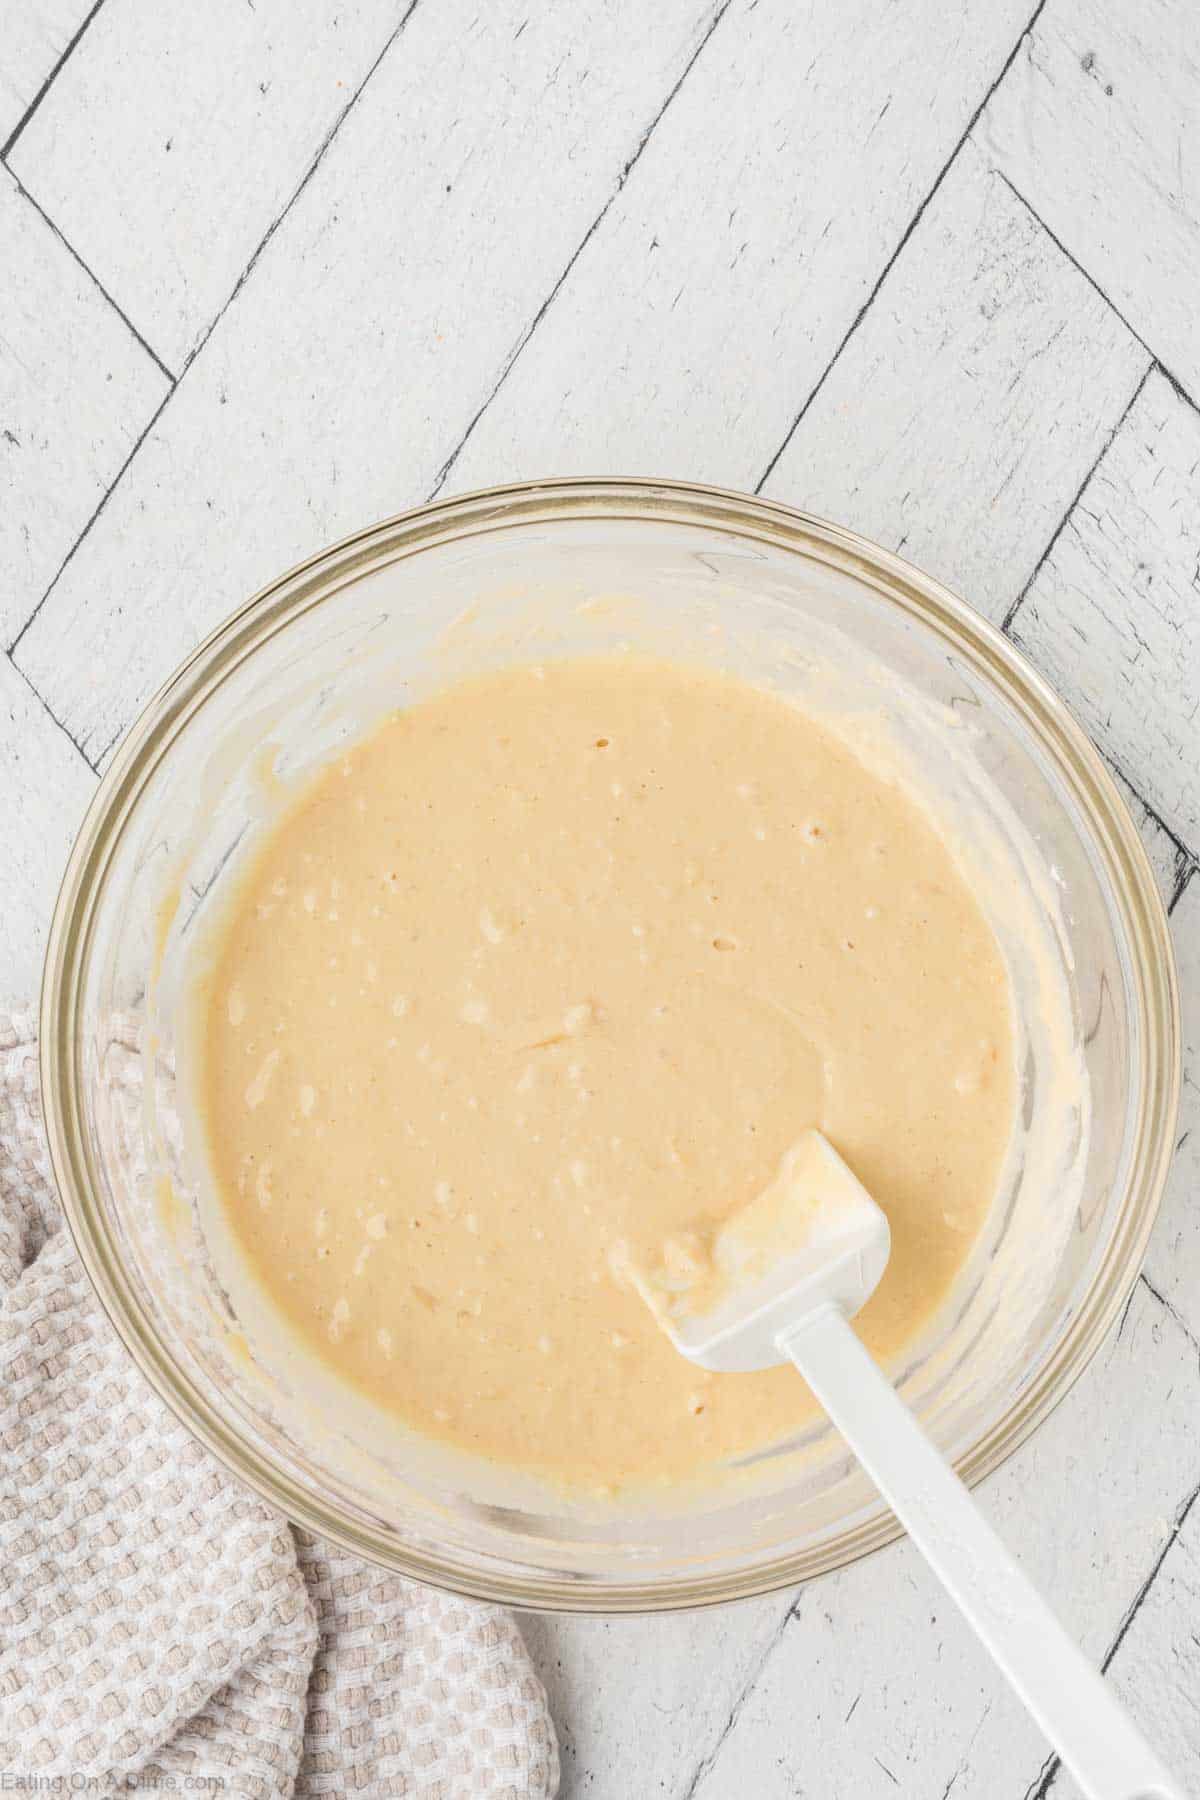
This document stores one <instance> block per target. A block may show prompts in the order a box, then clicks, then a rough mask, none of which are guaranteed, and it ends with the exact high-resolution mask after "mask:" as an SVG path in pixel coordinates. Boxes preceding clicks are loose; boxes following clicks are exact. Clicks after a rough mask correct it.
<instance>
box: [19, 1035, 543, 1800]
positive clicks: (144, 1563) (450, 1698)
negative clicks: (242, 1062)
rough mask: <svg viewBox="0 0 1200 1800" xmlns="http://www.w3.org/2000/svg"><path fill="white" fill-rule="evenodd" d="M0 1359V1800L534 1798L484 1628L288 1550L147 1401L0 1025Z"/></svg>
mask: <svg viewBox="0 0 1200 1800" xmlns="http://www.w3.org/2000/svg"><path fill="white" fill-rule="evenodd" d="M0 1357H2V1359H3V1389H2V1392H0V1770H3V1772H4V1777H5V1780H6V1782H7V1783H8V1785H10V1786H11V1785H13V1783H14V1782H15V1780H16V1779H17V1778H18V1777H26V1778H27V1780H26V1786H27V1788H28V1789H29V1790H30V1791H35V1792H36V1791H40V1792H55V1791H59V1792H72V1791H81V1792H88V1793H91V1794H120V1793H124V1792H127V1791H129V1790H133V1789H136V1790H138V1791H151V1792H153V1791H155V1790H160V1791H162V1790H165V1791H174V1792H191V1793H205V1792H207V1793H221V1794H224V1795H253V1796H274V1795H292V1794H295V1795H300V1796H317V1795H339V1796H341V1795H354V1794H364V1795H370V1796H375V1795H380V1796H384V1795H408V1796H420V1797H421V1800H480V1797H483V1796H486V1797H487V1800H549V1796H552V1795H553V1794H554V1793H555V1792H556V1790H557V1786H558V1753H557V1748H556V1745H555V1741H554V1732H553V1728H552V1726H551V1724H550V1719H549V1715H548V1713H547V1710H546V1698H545V1694H544V1692H543V1690H542V1687H541V1684H540V1682H539V1681H538V1679H537V1676H536V1675H535V1673H534V1671H533V1668H532V1665H531V1664H530V1661H529V1658H528V1655H527V1654H526V1651H525V1647H524V1645H523V1644H522V1642H521V1639H520V1636H519V1634H518V1632H517V1629H516V1626H515V1624H514V1623H513V1621H512V1619H511V1618H509V1616H508V1615H507V1614H506V1613H503V1612H498V1611H496V1610H494V1609H493V1608H490V1607H484V1606H478V1605H474V1604H469V1603H467V1602H463V1601H457V1600H453V1599H450V1598H448V1597H446V1596H445V1595H442V1594H439V1593H436V1592H434V1591H432V1590H431V1589H428V1588H422V1587H418V1586H416V1585H415V1584H413V1583H412V1582H407V1581H403V1580H401V1579H399V1578H398V1577H396V1576H392V1575H388V1574H385V1573H384V1572H383V1571H381V1570H379V1569H377V1568H374V1567H373V1566H372V1565H370V1564H367V1563H363V1562H360V1561H358V1560H357V1559H356V1558H354V1557H351V1556H347V1555H345V1554H343V1553H342V1552H341V1551H338V1550H335V1549H332V1548H331V1547H330V1546H329V1545H326V1544H324V1543H321V1542H319V1541H317V1540H315V1539H313V1538H311V1537H308V1536H307V1535H306V1534H303V1533H301V1532H300V1531H298V1530H294V1529H293V1528H292V1527H291V1526H289V1525H288V1523H287V1521H286V1520H284V1519H282V1518H280V1517H279V1516H278V1515H277V1514H275V1513H273V1512H272V1511H271V1510H270V1509H269V1508H268V1507H267V1506H265V1505H264V1504H263V1502H262V1501H261V1500H259V1499H258V1498H257V1497H256V1496H254V1495H253V1494H251V1493H250V1492H249V1491H248V1490H247V1489H245V1488H243V1487H242V1486H240V1484H239V1483H237V1482H236V1481H234V1480H233V1478H232V1477H231V1476H229V1475H227V1474H226V1473H225V1472H224V1470H223V1469H222V1468H221V1467H220V1466H219V1465H218V1464H217V1463H216V1462H215V1461H214V1460H213V1458H212V1457H211V1456H210V1455H209V1454H208V1452H207V1451H206V1450H204V1449H203V1448H202V1447H201V1446H200V1445H199V1444H198V1443H196V1442H195V1440H194V1439H193V1438H191V1437H190V1436H189V1435H188V1433H187V1432H186V1431H185V1430H184V1429H183V1427H182V1426H181V1425H180V1424H179V1423H178V1422H177V1421H176V1419H175V1418H174V1416H173V1415H172V1414H171V1413H170V1412H169V1411H168V1410H167V1408H166V1407H164V1406H163V1405H162V1403H161V1402H160V1401H159V1400H158V1398H157V1396H156V1395H155V1394H153V1393H152V1392H151V1390H150V1389H149V1387H147V1385H146V1383H145V1382H144V1381H143V1379H142V1377H141V1375H140V1374H139V1373H138V1371H137V1369H136V1367H135V1365H134V1363H133V1362H132V1360H131V1359H130V1358H129V1356H128V1355H127V1354H126V1352H125V1350H124V1349H123V1347H122V1346H121V1344H120V1342H119V1340H118V1339H117V1337H116V1336H115V1334H114V1332H113V1331H112V1328H111V1326H110V1325H109V1324H108V1322H107V1320H106V1319H105V1317H104V1315H103V1313H102V1312H101V1311H100V1309H99V1307H98V1305H97V1303H96V1301H95V1300H94V1298H93V1295H92V1292H91V1288H90V1286H89V1285H88V1282H87V1278H86V1276H85V1275H84V1273H83V1270H82V1268H81V1266H80V1263H79V1261H78V1258H77V1257H76V1255H75V1251H74V1246H73V1245H72V1243H71V1240H70V1234H69V1233H68V1232H67V1231H65V1230H64V1229H63V1224H62V1215H61V1212H60V1210H59V1206H58V1201H57V1198H56V1196H55V1192H54V1185H53V1181H52V1179H51V1175H50V1170H49V1166H48V1159H47V1156H46V1150H45V1145H44V1142H43V1137H42V1129H41V1115H40V1107H39V1100H38V1086H37V1058H36V1053H35V1046H34V1041H33V1030H32V1023H31V1021H30V1020H28V1019H25V1018H21V1017H19V1016H18V1017H10V1016H9V1015H6V1014H0ZM34 1777H36V1778H37V1780H36V1784H35V1781H34V1780H33V1779H32V1778H34ZM55 1777H57V1778H59V1779H58V1781H55V1780H54V1779H53V1778H55Z"/></svg>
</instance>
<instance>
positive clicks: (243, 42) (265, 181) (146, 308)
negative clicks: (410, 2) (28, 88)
mask: <svg viewBox="0 0 1200 1800" xmlns="http://www.w3.org/2000/svg"><path fill="white" fill-rule="evenodd" d="M404 10H405V8H404V7H403V6H401V5H400V4H399V0H357V4H355V5H354V6H343V5H339V4H338V3H337V0H256V4H255V5H254V6H247V5H246V4H245V0H208V3H207V4H206V5H204V6H182V7H175V6H162V5H160V4H158V0H106V4H105V6H104V7H103V8H102V10H101V11H100V12H99V13H98V14H97V17H96V20H95V22H94V24H93V25H92V26H91V27H90V28H89V30H88V32H87V35H86V37H85V38H84V39H83V41H82V42H81V44H80V46H79V49H78V51H77V52H76V53H75V54H74V55H73V56H72V57H71V59H70V61H69V62H68V63H67V64H66V66H65V68H64V69H63V71H62V74H61V75H60V76H59V78H58V80H57V81H56V82H55V84H54V86H53V88H52V90H51V91H50V93H49V94H48V95H47V97H46V100H45V102H44V103H43V104H42V106H40V107H39V108H38V111H37V113H36V114H35V116H34V118H33V119H32V120H31V122H30V124H29V126H28V128H27V129H26V130H25V131H24V132H23V133H22V135H21V138H20V141H19V142H18V144H17V146H16V149H15V151H14V153H13V157H12V167H13V169H14V170H15V172H16V173H17V174H18V175H19V176H20V178H21V180H22V181H23V182H24V183H25V185H26V186H27V187H28V188H29V190H30V192H31V193H32V194H33V195H34V196H35V197H36V198H37V200H38V201H39V202H40V204H41V205H42V206H43V207H44V208H45V209H46V211H47V212H48V213H49V214H50V216H51V218H53V219H54V221H55V222H56V224H57V225H59V226H60V228H61V229H62V231H63V232H64V234H65V235H66V237H67V238H68V240H69V241H70V243H71V244H73V245H74V247H75V249H76V250H77V251H78V252H79V254H80V255H81V256H82V258H83V260H84V261H85V262H86V263H87V265H88V267H89V268H90V269H92V270H93V272H94V273H95V274H96V276H97V277H98V279H99V280H100V281H101V282H102V283H103V284H104V286H105V287H106V288H107V290H108V292H109V293H110V294H112V296H113V298H114V299H115V300H116V302H117V304H118V305H119V306H120V307H121V308H122V309H123V310H124V311H125V312H126V313H127V314H128V316H129V317H130V318H131V319H132V320H133V321H134V323H135V324H136V325H137V327H138V329H139V330H140V331H141V332H142V334H143V336H144V337H145V338H146V339H147V340H148V342H149V343H150V344H151V345H152V346H153V347H154V349H155V350H156V351H157V352H158V354H159V355H160V356H161V357H162V358H163V360H164V361H165V362H166V363H167V365H168V367H170V368H171V369H172V370H174V371H176V372H178V370H179V369H180V368H181V367H182V366H183V363H184V361H185V359H186V358H187V356H188V355H189V354H190V352H191V351H192V350H193V349H194V348H195V345H196V344H197V342H198V341H199V339H200V337H201V336H202V335H203V333H204V332H205V331H206V330H207V329H208V327H209V326H210V325H211V323H212V321H213V319H214V318H215V317H216V315H217V313H218V312H219V311H220V309H221V307H222V305H223V304H224V303H225V301H226V300H227V299H228V297H229V295H230V294H231V293H232V291H233V288H234V285H235V283H236V282H237V279H238V277H239V276H240V275H241V273H242V270H243V269H244V268H245V266H246V264H247V263H248V262H249V260H250V258H251V256H252V255H253V254H254V251H255V249H256V248H257V246H258V244H259V243H260V242H261V240H262V237H263V234H264V233H265V232H266V231H267V229H268V227H269V226H270V225H271V223H272V221H273V220H274V219H275V218H276V217H277V216H278V214H279V213H280V211H281V210H282V208H283V206H284V205H285V204H286V202H287V201H288V200H289V199H290V197H291V195H292V193H293V192H294V191H295V188H296V186H297V184H298V182H299V181H300V179H301V176H302V175H303V173H304V171H305V169H306V168H307V166H308V164H309V163H310V161H311V160H312V158H313V157H314V156H315V155H316V154H317V151H318V150H319V148H320V146H321V144H322V143H323V142H324V140H325V138H326V136H327V135H328V133H329V132H330V131H331V130H332V128H333V127H334V125H335V124H336V122H337V120H338V119H339V118H340V116H341V114H342V113H343V111H344V110H345V108H346V105H347V103H348V101H349V100H350V97H351V95H352V94H353V93H354V91H355V89H356V88H357V87H358V85H359V83H360V82H361V81H362V79H363V77H364V76H365V75H366V73H367V71H368V70H369V69H370V67H371V65H372V63H373V62H374V61H375V58H376V57H377V56H378V55H379V53H380V51H381V50H382V49H383V47H384V45H385V44H386V43H387V41H388V39H389V37H390V36H391V34H392V32H393V31H394V30H395V29H396V25H397V22H398V20H399V19H400V18H401V17H402V16H403V12H404Z"/></svg>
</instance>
